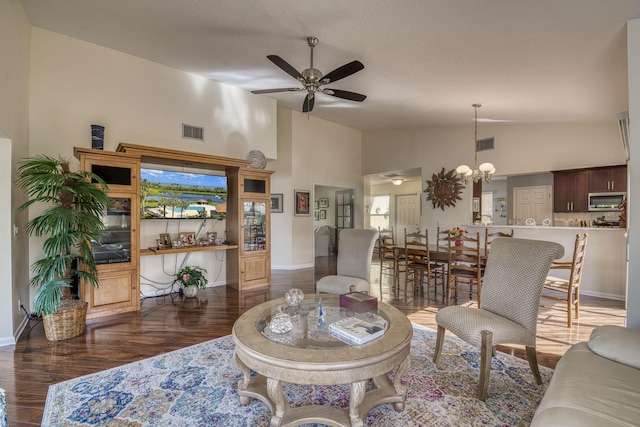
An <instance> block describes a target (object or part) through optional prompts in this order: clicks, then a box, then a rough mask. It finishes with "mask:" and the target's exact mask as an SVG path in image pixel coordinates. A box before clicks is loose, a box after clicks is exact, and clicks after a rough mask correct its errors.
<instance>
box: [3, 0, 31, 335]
mask: <svg viewBox="0 0 640 427" xmlns="http://www.w3.org/2000/svg"><path fill="white" fill-rule="evenodd" d="M30 37H31V25H30V23H29V20H28V19H27V17H26V14H25V13H24V9H23V8H22V5H21V4H20V2H19V1H17V0H3V1H0V63H1V64H2V67H1V68H2V72H1V73H0V75H1V76H2V77H1V78H0V158H1V159H2V160H1V163H2V165H1V169H2V173H1V174H0V175H1V178H0V189H1V191H2V195H3V198H4V203H3V204H2V208H0V239H1V240H0V241H2V242H3V243H4V244H3V245H2V246H0V272H2V277H3V280H2V281H0V294H2V298H0V346H2V345H10V344H13V343H14V342H15V338H16V337H17V335H18V333H19V332H20V331H21V330H22V328H23V327H24V326H25V325H26V317H25V315H24V312H22V311H21V310H19V308H18V300H20V301H21V302H22V301H24V304H25V306H28V299H29V290H28V287H27V282H28V280H29V274H28V273H29V262H28V258H29V257H28V250H29V247H28V239H27V237H26V235H25V231H24V226H25V224H26V223H27V220H28V219H27V213H26V212H24V213H17V212H16V209H17V207H18V206H20V205H21V204H22V203H24V201H25V200H26V199H25V196H24V194H23V193H22V192H16V191H13V188H14V186H13V182H14V180H15V173H16V164H17V162H18V160H19V159H20V158H22V157H24V156H25V155H27V152H28V149H29V110H28V108H29V102H28V101H29V44H30ZM14 224H15V225H17V226H18V234H17V235H15V236H14V235H13V232H12V231H13V225H14Z"/></svg>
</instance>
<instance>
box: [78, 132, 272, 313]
mask: <svg viewBox="0 0 640 427" xmlns="http://www.w3.org/2000/svg"><path fill="white" fill-rule="evenodd" d="M74 155H75V156H76V157H77V158H78V159H79V160H80V168H81V169H82V170H87V171H92V172H94V173H96V174H97V175H98V176H100V177H101V178H103V179H105V181H106V182H107V184H108V185H109V197H110V198H111V199H112V206H111V207H110V209H109V210H108V212H107V215H105V218H104V221H105V226H106V230H105V239H104V241H103V242H102V244H101V245H97V246H99V248H100V249H102V251H100V250H96V251H95V255H94V257H95V256H102V255H104V256H105V259H104V260H103V261H102V263H100V264H99V265H98V272H99V279H100V286H99V288H97V289H94V288H93V287H92V286H90V285H88V284H85V283H83V284H81V289H80V294H81V298H82V299H83V300H85V301H87V302H88V303H89V307H88V310H87V319H91V318H96V317H103V316H109V315H113V314H118V313H124V312H128V311H135V310H139V309H140V259H139V257H140V256H162V255H164V254H170V253H180V252H195V251H219V250H225V251H226V280H227V285H229V286H231V287H233V288H235V289H237V290H239V291H245V290H248V289H258V288H263V287H269V285H270V281H271V239H270V223H271V212H270V208H271V201H270V200H271V199H270V192H271V190H270V177H271V174H272V173H273V171H268V170H263V169H252V168H250V167H249V166H250V165H251V161H249V160H242V159H233V158H228V157H220V156H213V155H209V154H200V153H189V152H185V151H178V150H171V149H165V148H157V147H149V146H142V145H135V144H129V143H124V142H122V143H120V144H119V145H118V148H117V150H116V151H115V152H109V151H102V150H93V149H88V148H81V147H76V148H74ZM141 163H144V164H152V165H158V166H174V167H184V166H188V167H189V168H195V169H200V170H202V171H204V172H206V171H217V172H218V173H220V172H224V175H225V176H226V177H227V185H228V187H227V217H226V233H227V240H228V242H229V244H225V245H220V246H204V247H203V246H193V247H182V248H174V249H164V250H152V249H146V248H145V249H141V248H140V243H139V242H140V234H139V233H140V165H141Z"/></svg>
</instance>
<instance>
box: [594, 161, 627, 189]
mask: <svg viewBox="0 0 640 427" xmlns="http://www.w3.org/2000/svg"><path fill="white" fill-rule="evenodd" d="M626 191H627V166H626V165H619V166H608V167H603V168H594V169H589V192H590V193H606V192H626Z"/></svg>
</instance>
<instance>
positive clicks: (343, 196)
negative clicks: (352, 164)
mask: <svg viewBox="0 0 640 427" xmlns="http://www.w3.org/2000/svg"><path fill="white" fill-rule="evenodd" d="M335 197H336V203H335V207H336V239H335V242H336V251H337V250H338V248H339V245H338V242H339V240H338V236H340V230H342V229H343V228H353V201H354V190H352V189H349V190H340V191H336V193H335Z"/></svg>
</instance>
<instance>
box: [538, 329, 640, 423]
mask: <svg viewBox="0 0 640 427" xmlns="http://www.w3.org/2000/svg"><path fill="white" fill-rule="evenodd" d="M639 425H640V331H637V330H633V329H628V328H623V327H620V326H611V325H607V326H600V327H598V328H596V329H594V331H593V332H592V334H591V337H590V338H589V341H588V342H582V343H578V344H575V345H573V346H572V347H571V348H570V349H569V350H568V351H567V352H566V353H565V354H564V355H563V356H562V358H561V359H560V361H559V362H558V364H557V366H556V369H555V372H554V374H553V377H552V378H551V382H550V384H549V387H548V388H547V391H546V393H545V395H544V397H543V399H542V402H541V403H540V406H539V407H538V409H537V410H536V413H535V416H534V418H533V421H532V423H531V426H532V427H542V426H545V427H548V426H558V427H560V426H562V427H573V426H575V427H578V426H580V427H589V426H597V427H609V426H639Z"/></svg>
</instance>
